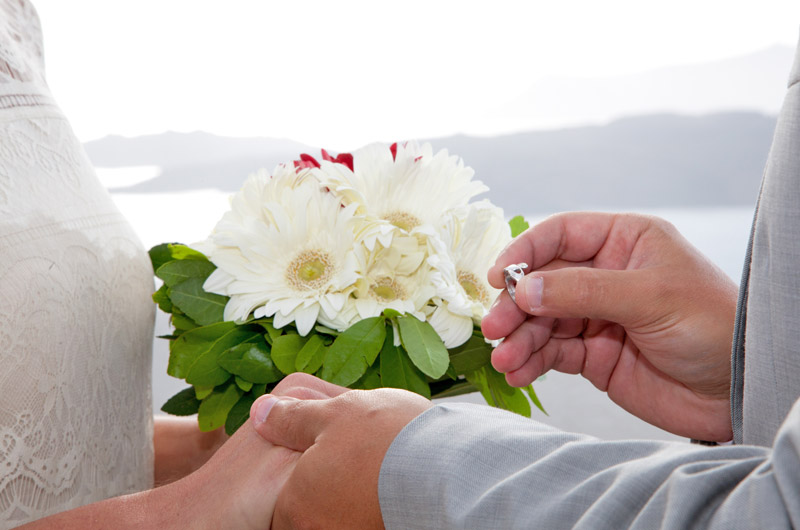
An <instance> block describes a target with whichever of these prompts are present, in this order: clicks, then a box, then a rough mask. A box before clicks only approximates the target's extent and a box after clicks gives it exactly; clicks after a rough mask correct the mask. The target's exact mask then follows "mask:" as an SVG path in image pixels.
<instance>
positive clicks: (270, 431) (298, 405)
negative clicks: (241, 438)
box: [250, 394, 333, 451]
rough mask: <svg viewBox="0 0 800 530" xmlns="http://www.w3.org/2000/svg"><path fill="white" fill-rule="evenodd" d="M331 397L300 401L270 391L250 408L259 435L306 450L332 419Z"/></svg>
mask: <svg viewBox="0 0 800 530" xmlns="http://www.w3.org/2000/svg"><path fill="white" fill-rule="evenodd" d="M332 399H333V398H331V399H320V400H298V399H294V398H290V397H285V396H274V395H271V394H267V395H264V396H261V397H260V398H258V399H257V400H256V401H255V402H254V403H253V406H252V407H251V408H250V418H251V419H252V421H253V426H254V427H255V429H256V431H257V432H258V434H260V435H261V437H262V438H264V439H265V440H267V441H268V442H270V443H272V444H274V445H280V446H283V447H287V448H289V449H293V450H295V451H305V450H306V449H308V448H309V447H311V446H312V445H314V443H315V442H316V440H317V437H318V436H319V435H320V434H321V433H322V431H323V430H324V429H325V427H326V426H327V424H328V422H329V421H330V418H331V415H330V407H329V403H330V402H331V401H332Z"/></svg>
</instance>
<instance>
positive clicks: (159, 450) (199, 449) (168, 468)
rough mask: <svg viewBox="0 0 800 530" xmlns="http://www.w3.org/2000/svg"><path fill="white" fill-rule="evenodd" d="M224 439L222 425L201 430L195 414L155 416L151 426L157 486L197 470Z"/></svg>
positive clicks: (225, 436) (212, 454) (225, 438)
mask: <svg viewBox="0 0 800 530" xmlns="http://www.w3.org/2000/svg"><path fill="white" fill-rule="evenodd" d="M227 439H228V435H227V434H225V430H224V429H222V428H220V429H217V430H215V431H211V432H201V431H200V429H199V428H198V427H197V419H196V418H194V417H191V418H178V417H175V416H156V417H155V421H154V427H153V447H154V450H155V485H156V487H158V486H163V485H164V484H169V483H170V482H174V481H176V480H179V479H181V478H183V477H185V476H186V475H188V474H190V473H192V472H194V471H196V470H197V469H199V468H200V467H201V466H202V465H203V464H205V463H206V462H208V460H209V459H210V458H211V457H212V456H214V453H216V452H217V449H219V448H220V447H221V446H222V444H223V443H225V441H226V440H227Z"/></svg>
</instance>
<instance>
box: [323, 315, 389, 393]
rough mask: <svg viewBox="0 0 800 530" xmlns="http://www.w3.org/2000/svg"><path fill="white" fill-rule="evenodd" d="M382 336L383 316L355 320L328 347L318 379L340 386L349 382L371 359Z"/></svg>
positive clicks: (384, 331)
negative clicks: (320, 376) (320, 375)
mask: <svg viewBox="0 0 800 530" xmlns="http://www.w3.org/2000/svg"><path fill="white" fill-rule="evenodd" d="M385 338H386V325H385V324H384V319H383V317H371V318H365V319H364V320H360V321H358V322H356V323H355V324H353V325H352V326H350V327H349V328H348V329H346V330H345V331H344V332H342V334H341V335H339V336H338V337H337V338H336V340H335V341H334V342H333V344H331V347H330V348H328V353H327V354H326V355H325V361H324V363H323V365H322V379H325V380H326V381H329V382H331V383H333V384H336V385H340V386H349V385H352V384H353V383H355V382H356V381H358V380H359V379H360V378H361V376H362V375H364V373H366V371H367V368H369V367H370V366H371V365H372V363H373V362H375V359H376V358H377V356H378V353H380V351H381V347H382V346H383V340H384V339H385Z"/></svg>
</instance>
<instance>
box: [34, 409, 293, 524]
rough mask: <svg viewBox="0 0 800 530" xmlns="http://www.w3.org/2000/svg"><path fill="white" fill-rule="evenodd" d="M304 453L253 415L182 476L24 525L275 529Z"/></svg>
mask: <svg viewBox="0 0 800 530" xmlns="http://www.w3.org/2000/svg"><path fill="white" fill-rule="evenodd" d="M299 458H300V453H297V452H295V451H292V450H290V449H287V448H285V447H278V446H274V445H272V444H271V443H269V442H268V441H266V440H264V439H263V438H262V437H261V436H259V435H258V433H257V432H256V431H255V429H254V428H253V423H252V422H250V421H248V422H247V423H245V424H244V425H242V426H241V427H240V428H239V430H238V431H237V432H236V434H234V435H233V436H231V438H230V440H228V441H227V442H226V443H225V444H224V445H223V446H222V447H221V448H220V449H219V450H218V451H217V452H216V453H215V454H214V456H212V457H211V459H210V460H209V461H208V462H206V464H205V465H203V466H202V467H201V468H200V469H198V470H197V471H195V472H194V473H192V474H190V475H188V476H186V477H185V478H183V479H181V480H178V481H176V482H173V483H171V484H167V485H166V486H162V487H160V488H156V489H152V490H148V491H143V492H140V493H133V494H131V495H124V496H122V497H115V498H113V499H108V500H105V501H102V502H96V503H94V504H89V505H86V506H81V507H80V508H76V509H74V510H69V511H66V512H62V513H59V514H56V515H53V516H50V517H46V518H44V519H39V520H38V521H34V522H32V523H30V524H27V525H25V526H24V527H22V528H25V529H26V530H28V529H29V530H50V529H58V530H94V529H97V530H99V529H105V528H115V529H121V530H125V529H136V528H163V529H170V528H175V529H183V528H192V529H196V530H204V529H209V530H211V529H214V530H216V529H218V528H231V529H242V530H250V529H253V530H255V529H259V530H263V529H269V528H270V522H271V521H272V515H273V512H274V510H275V503H276V501H277V499H278V495H279V494H280V492H281V489H282V488H283V485H284V484H285V483H286V481H287V479H288V478H289V476H290V475H291V473H292V471H293V470H294V468H295V465H296V464H297V461H298V459H299Z"/></svg>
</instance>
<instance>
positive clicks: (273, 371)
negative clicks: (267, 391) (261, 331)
mask: <svg viewBox="0 0 800 530" xmlns="http://www.w3.org/2000/svg"><path fill="white" fill-rule="evenodd" d="M260 339H261V338H260ZM217 363H219V365H220V366H221V367H223V368H224V369H225V370H227V371H228V372H230V373H232V374H235V375H237V376H239V377H241V378H243V379H245V380H247V381H249V382H251V383H263V384H266V383H274V382H275V381H279V380H281V379H282V378H283V374H282V373H281V372H280V370H278V368H277V367H276V366H275V364H274V363H273V362H272V359H271V358H270V355H269V349H268V348H267V344H266V342H264V340H263V339H261V340H254V341H253V342H245V343H243V344H239V345H237V346H234V347H233V348H231V349H229V350H226V351H224V352H223V353H222V354H221V355H220V356H219V358H218V359H217ZM248 390H249V389H248Z"/></svg>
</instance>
